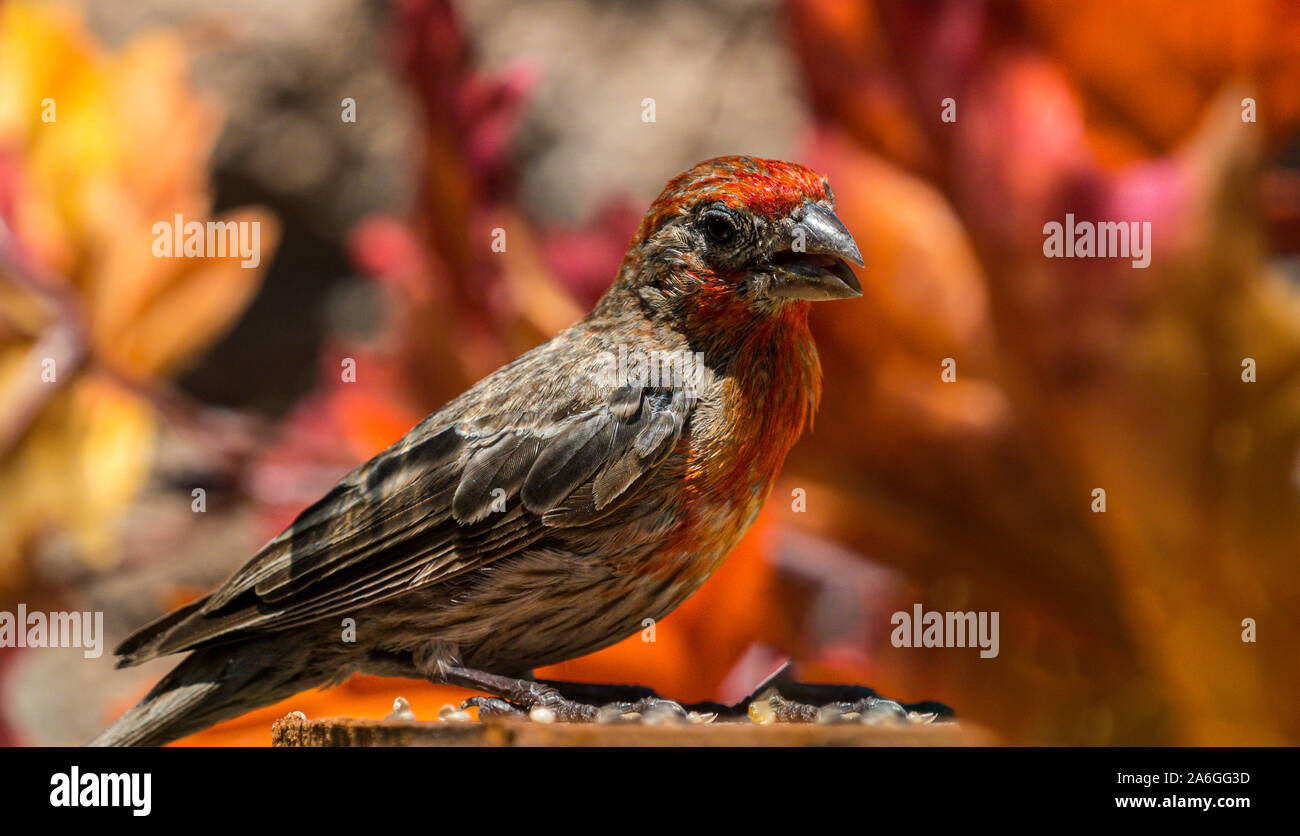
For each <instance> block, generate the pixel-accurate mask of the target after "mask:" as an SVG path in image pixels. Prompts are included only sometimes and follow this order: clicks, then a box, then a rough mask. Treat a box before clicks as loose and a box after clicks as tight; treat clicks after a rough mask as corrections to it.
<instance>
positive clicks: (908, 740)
mask: <svg viewBox="0 0 1300 836" xmlns="http://www.w3.org/2000/svg"><path fill="white" fill-rule="evenodd" d="M995 742H996V741H995V740H994V739H993V737H992V735H991V734H989V732H987V731H985V730H983V729H980V728H977V727H974V726H971V725H969V724H965V723H934V724H929V725H911V724H903V725H876V726H869V725H864V724H861V723H837V724H831V725H825V724H818V723H774V724H771V725H757V724H754V723H744V722H741V723H711V724H702V725H695V724H690V723H683V724H673V725H648V724H642V723H629V724H622V723H619V724H600V723H535V722H531V721H527V720H506V719H493V720H489V721H485V722H477V721H476V722H469V723H447V722H442V723H439V722H425V721H414V720H362V719H353V718H347V717H326V718H322V719H318V720H308V719H305V718H303V717H302V716H301V715H294V714H291V715H289V716H287V717H284V718H282V719H280V720H277V721H276V722H275V724H274V726H273V727H272V729H271V744H272V745H273V746H290V747H315V746H368V747H373V746H987V745H992V744H994V743H995Z"/></svg>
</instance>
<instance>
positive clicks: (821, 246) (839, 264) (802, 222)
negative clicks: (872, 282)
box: [624, 156, 863, 321]
mask: <svg viewBox="0 0 1300 836" xmlns="http://www.w3.org/2000/svg"><path fill="white" fill-rule="evenodd" d="M846 262H853V263H854V264H857V265H859V266H862V263H863V262H862V255H861V253H859V252H858V246H857V244H856V243H854V241H853V236H852V235H850V234H849V231H848V230H847V229H846V228H845V227H844V224H843V223H841V222H840V220H839V218H837V217H836V216H835V199H834V195H833V194H832V192H831V189H830V186H829V185H828V184H827V182H826V178H824V177H822V176H821V175H820V174H817V173H816V172H814V171H812V170H810V169H808V168H805V167H804V166H801V165H796V164H794V163H787V162H782V161H780V160H765V159H759V158H756V157H742V156H733V157H717V158H715V159H712V160H707V161H705V162H702V163H699V164H698V165H696V166H694V167H693V168H691V169H689V170H687V171H685V172H683V173H682V174H679V175H678V176H676V177H674V178H673V179H672V180H670V181H669V182H668V185H667V186H666V187H665V188H664V190H663V193H662V194H660V195H659V197H658V199H656V200H655V202H654V204H653V205H652V206H651V207H650V210H649V211H648V212H647V213H646V216H645V220H644V221H642V224H641V229H640V230H639V232H638V233H637V236H636V238H635V239H633V242H632V247H631V249H630V250H629V252H628V257H627V260H626V261H625V262H624V280H625V281H626V282H628V283H629V285H630V288H631V289H632V290H633V291H635V292H636V293H637V294H638V295H639V296H640V298H641V300H642V302H643V303H644V304H645V305H646V306H647V307H649V308H650V309H651V310H652V311H663V312H672V311H675V312H677V313H678V314H679V315H680V314H681V313H682V310H683V308H686V309H688V310H689V311H690V312H692V313H693V314H695V315H699V314H701V313H707V314H708V315H709V316H711V317H713V318H715V319H719V320H721V321H727V320H737V319H752V318H760V319H761V318H767V317H771V316H774V315H778V314H780V313H781V312H782V311H785V310H788V309H789V308H790V307H791V306H795V305H797V306H799V307H803V305H802V304H801V303H802V302H807V301H822V300H827V299H848V298H852V297H855V296H861V295H862V287H861V285H859V284H858V280H857V278H856V277H855V276H854V275H853V271H852V270H851V269H850V268H849V265H848V264H847V263H846Z"/></svg>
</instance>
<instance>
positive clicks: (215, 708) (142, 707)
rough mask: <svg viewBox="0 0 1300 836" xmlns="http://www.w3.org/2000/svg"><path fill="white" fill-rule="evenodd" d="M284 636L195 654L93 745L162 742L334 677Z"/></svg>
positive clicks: (149, 744) (183, 735)
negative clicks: (314, 663) (312, 662)
mask: <svg viewBox="0 0 1300 836" xmlns="http://www.w3.org/2000/svg"><path fill="white" fill-rule="evenodd" d="M331 673H332V672H331V671H328V670H326V669H324V668H321V667H320V666H318V665H313V664H311V657H310V656H308V655H306V654H305V653H304V652H303V651H301V650H299V649H296V648H294V647H293V645H292V643H291V642H290V641H288V640H287V639H286V638H285V637H284V636H274V637H263V638H259V639H253V640H248V641H244V642H239V643H237V644H230V645H225V646H221V647H210V648H201V649H199V650H196V651H194V652H193V653H191V654H190V655H189V656H188V657H187V658H186V659H185V660H184V661H183V662H181V663H180V664H179V665H177V666H176V667H175V668H174V669H173V670H172V672H171V673H169V674H167V676H165V677H163V679H162V681H160V682H159V683H158V684H157V685H155V686H154V687H153V689H152V690H151V691H150V692H149V693H148V694H147V695H145V697H144V699H142V700H140V702H139V703H137V704H136V705H135V706H133V707H132V708H131V709H129V710H128V711H127V712H126V713H125V714H123V715H122V716H121V717H119V718H118V719H117V720H115V721H114V722H113V723H112V724H111V725H110V726H109V727H108V728H106V729H104V731H102V732H100V734H99V735H98V736H97V737H96V738H95V739H94V740H91V741H90V742H89V743H88V744H87V745H89V746H161V745H163V744H164V743H169V742H171V741H173V740H177V739H179V738H182V737H185V736H187V735H190V734H194V733H195V732H198V731H202V730H203V729H205V728H207V727H208V726H211V725H213V724H215V723H219V722H221V721H222V720H228V719H230V718H232V717H237V716H239V715H240V714H244V713H246V712H248V711H252V710H253V709H255V708H261V707H263V706H267V705H270V704H272V703H274V702H278V701H280V700H282V699H285V698H287V697H291V696H293V695H294V694H296V693H298V692H300V691H305V690H307V689H308V688H312V687H318V686H321V685H325V684H327V683H328V682H330V681H331V680H332V679H334V677H333V676H331Z"/></svg>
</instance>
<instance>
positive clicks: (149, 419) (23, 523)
mask: <svg viewBox="0 0 1300 836" xmlns="http://www.w3.org/2000/svg"><path fill="white" fill-rule="evenodd" d="M187 72H188V63H187V61H186V59H185V58H184V56H183V52H182V47H181V44H180V42H179V41H178V40H177V39H176V38H175V37H173V36H170V35H162V34H160V35H155V36H147V37H141V38H139V39H137V40H135V41H133V42H131V43H130V44H128V45H127V46H126V47H125V48H123V49H122V50H121V51H120V52H115V53H106V52H104V51H103V50H102V49H100V48H99V47H98V46H97V45H96V44H95V43H93V42H92V41H91V39H90V38H89V37H88V36H87V35H86V34H85V32H84V31H83V30H82V29H81V27H80V24H79V22H78V21H77V20H76V19H75V18H74V17H72V16H70V15H68V14H66V13H64V12H61V11H59V10H57V9H55V8H52V7H48V6H44V5H35V4H30V3H26V2H6V3H4V4H3V5H0V510H2V511H3V513H2V514H0V589H4V588H9V589H13V588H15V587H17V586H18V585H19V584H21V582H22V579H23V574H22V565H21V563H20V561H19V558H21V557H22V556H23V554H24V551H25V549H26V548H27V547H28V545H29V544H30V543H31V541H32V539H33V538H35V537H38V536H40V535H42V534H46V533H50V532H53V531H57V532H61V533H64V534H67V535H69V536H71V538H72V540H73V544H74V547H75V552H76V553H77V554H79V555H80V556H81V557H83V558H84V559H85V560H88V561H91V562H95V563H99V564H102V563H104V562H105V561H110V560H112V559H113V556H114V552H113V537H114V525H115V522H116V519H117V517H118V516H119V515H120V514H121V513H122V512H123V511H124V510H125V508H126V507H127V505H128V503H129V502H130V500H131V499H132V497H133V496H134V494H135V492H136V491H137V490H138V488H139V487H140V485H141V484H142V482H143V480H144V479H145V478H146V477H147V475H148V473H149V470H150V464H151V461H152V459H153V446H154V437H155V428H156V424H157V421H158V418H159V415H158V407H157V403H156V402H155V401H156V400H157V398H156V397H155V394H156V393H155V392H154V391H153V389H154V387H155V386H156V384H157V382H158V381H161V380H163V379H165V377H166V376H167V375H169V374H171V373H173V372H175V371H177V370H178V369H179V368H181V367H182V366H183V365H184V363H185V362H186V361H187V360H190V359H191V358H193V357H194V356H195V355H196V354H197V352H199V351H201V350H202V349H203V348H205V347H206V346H207V345H209V344H210V343H211V342H212V341H213V340H214V339H215V338H216V337H218V336H219V335H220V334H222V333H223V332H224V331H225V329H226V328H227V327H228V326H229V325H230V324H231V323H232V322H233V320H234V319H235V317H236V316H238V314H239V313H240V312H241V311H242V310H243V308H244V306H245V305H246V304H247V302H248V301H249V299H250V297H251V296H252V294H253V293H254V291H255V290H256V289H257V286H258V283H259V281H260V278H261V273H262V271H261V269H244V268H242V267H241V266H240V264H239V257H238V256H234V257H230V258H179V259H161V258H155V257H154V256H153V250H152V244H153V239H154V235H153V232H152V229H153V225H154V224H155V223H156V222H158V221H160V220H167V221H169V222H170V221H171V220H172V218H173V216H174V215H175V214H177V213H180V214H183V215H184V217H185V218H187V219H189V220H200V219H203V220H206V219H207V216H208V210H209V205H210V198H209V195H208V189H207V177H208V172H207V155H208V152H209V150H210V148H211V145H212V141H213V139H214V137H215V132H216V129H217V127H218V119H217V118H216V116H215V114H214V113H213V112H212V111H211V110H210V109H209V108H207V107H204V106H203V105H201V104H199V103H198V102H197V101H196V99H195V97H194V95H193V93H192V91H191V90H190V89H189V86H188V82H187V79H186V74H187ZM222 220H226V221H260V222H261V224H262V230H261V231H262V236H261V243H262V247H263V250H262V265H263V267H264V266H265V264H266V263H267V262H268V261H269V260H270V256H271V253H272V252H273V251H274V246H275V235H276V226H275V223H274V220H273V219H272V218H270V217H269V216H267V215H266V214H265V213H264V212H260V211H256V210H244V211H238V212H232V213H229V214H227V215H225V216H223V217H222ZM47 359H48V360H53V361H54V366H53V372H54V380H53V381H51V382H46V381H45V380H44V379H43V378H42V373H43V371H45V369H46V368H47V367H45V366H43V363H44V362H45V361H46V360H47Z"/></svg>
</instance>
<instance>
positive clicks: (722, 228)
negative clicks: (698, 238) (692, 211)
mask: <svg viewBox="0 0 1300 836" xmlns="http://www.w3.org/2000/svg"><path fill="white" fill-rule="evenodd" d="M700 220H701V222H702V223H703V225H704V233H705V234H706V235H708V236H709V238H711V239H713V241H714V242H715V243H718V244H725V243H727V242H728V241H730V240H731V239H732V238H735V237H736V222H735V220H734V219H733V218H732V217H731V213H730V212H727V211H725V210H722V209H711V210H709V211H708V212H705V213H704V217H703V218H701V219H700Z"/></svg>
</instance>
